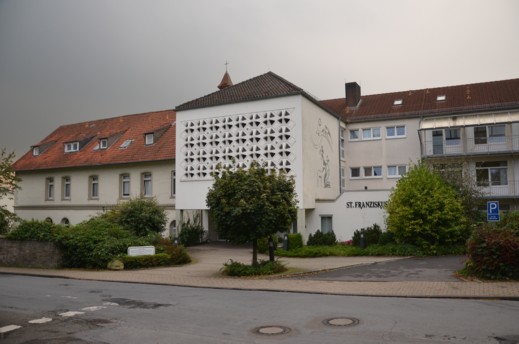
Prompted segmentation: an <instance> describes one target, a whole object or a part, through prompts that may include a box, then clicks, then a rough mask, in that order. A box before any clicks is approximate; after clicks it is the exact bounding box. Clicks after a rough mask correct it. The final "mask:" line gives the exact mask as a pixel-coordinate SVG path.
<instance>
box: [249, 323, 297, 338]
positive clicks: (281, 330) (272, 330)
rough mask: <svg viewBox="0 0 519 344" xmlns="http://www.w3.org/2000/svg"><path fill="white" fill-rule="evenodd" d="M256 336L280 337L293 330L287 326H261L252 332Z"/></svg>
mask: <svg viewBox="0 0 519 344" xmlns="http://www.w3.org/2000/svg"><path fill="white" fill-rule="evenodd" d="M252 332H253V333H255V334H261V335H264V336H279V335H282V334H287V333H290V332H291V330H290V328H288V327H285V326H279V325H269V326H260V327H256V328H255V329H253V330H252Z"/></svg>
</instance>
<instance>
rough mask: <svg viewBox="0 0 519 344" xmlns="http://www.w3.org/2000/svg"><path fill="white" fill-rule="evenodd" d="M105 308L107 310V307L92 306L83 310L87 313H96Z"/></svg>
mask: <svg viewBox="0 0 519 344" xmlns="http://www.w3.org/2000/svg"><path fill="white" fill-rule="evenodd" d="M103 308H106V307H105V306H91V307H85V308H81V310H82V311H87V312H94V311H98V310H100V309H103Z"/></svg>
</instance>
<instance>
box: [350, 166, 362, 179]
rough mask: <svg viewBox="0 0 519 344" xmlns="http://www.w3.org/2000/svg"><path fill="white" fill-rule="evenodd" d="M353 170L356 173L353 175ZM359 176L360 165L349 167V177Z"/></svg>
mask: <svg viewBox="0 0 519 344" xmlns="http://www.w3.org/2000/svg"><path fill="white" fill-rule="evenodd" d="M353 171H356V172H357V173H355V174H357V176H354V173H353ZM360 177H361V176H360V167H350V178H351V179H359V178H360Z"/></svg>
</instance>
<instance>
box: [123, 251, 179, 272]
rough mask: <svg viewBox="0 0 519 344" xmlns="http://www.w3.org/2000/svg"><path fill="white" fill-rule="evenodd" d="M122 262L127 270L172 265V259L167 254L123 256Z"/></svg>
mask: <svg viewBox="0 0 519 344" xmlns="http://www.w3.org/2000/svg"><path fill="white" fill-rule="evenodd" d="M121 261H122V262H123V264H124V269H125V270H131V269H144V268H151V267H155V266H167V265H171V258H170V256H169V255H168V254H167V253H157V254H153V255H151V254H150V255H144V256H123V257H121Z"/></svg>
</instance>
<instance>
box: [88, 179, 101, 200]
mask: <svg viewBox="0 0 519 344" xmlns="http://www.w3.org/2000/svg"><path fill="white" fill-rule="evenodd" d="M88 179H89V190H90V191H89V193H88V196H89V197H90V199H98V198H99V177H98V176H90V177H89V178H88Z"/></svg>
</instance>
